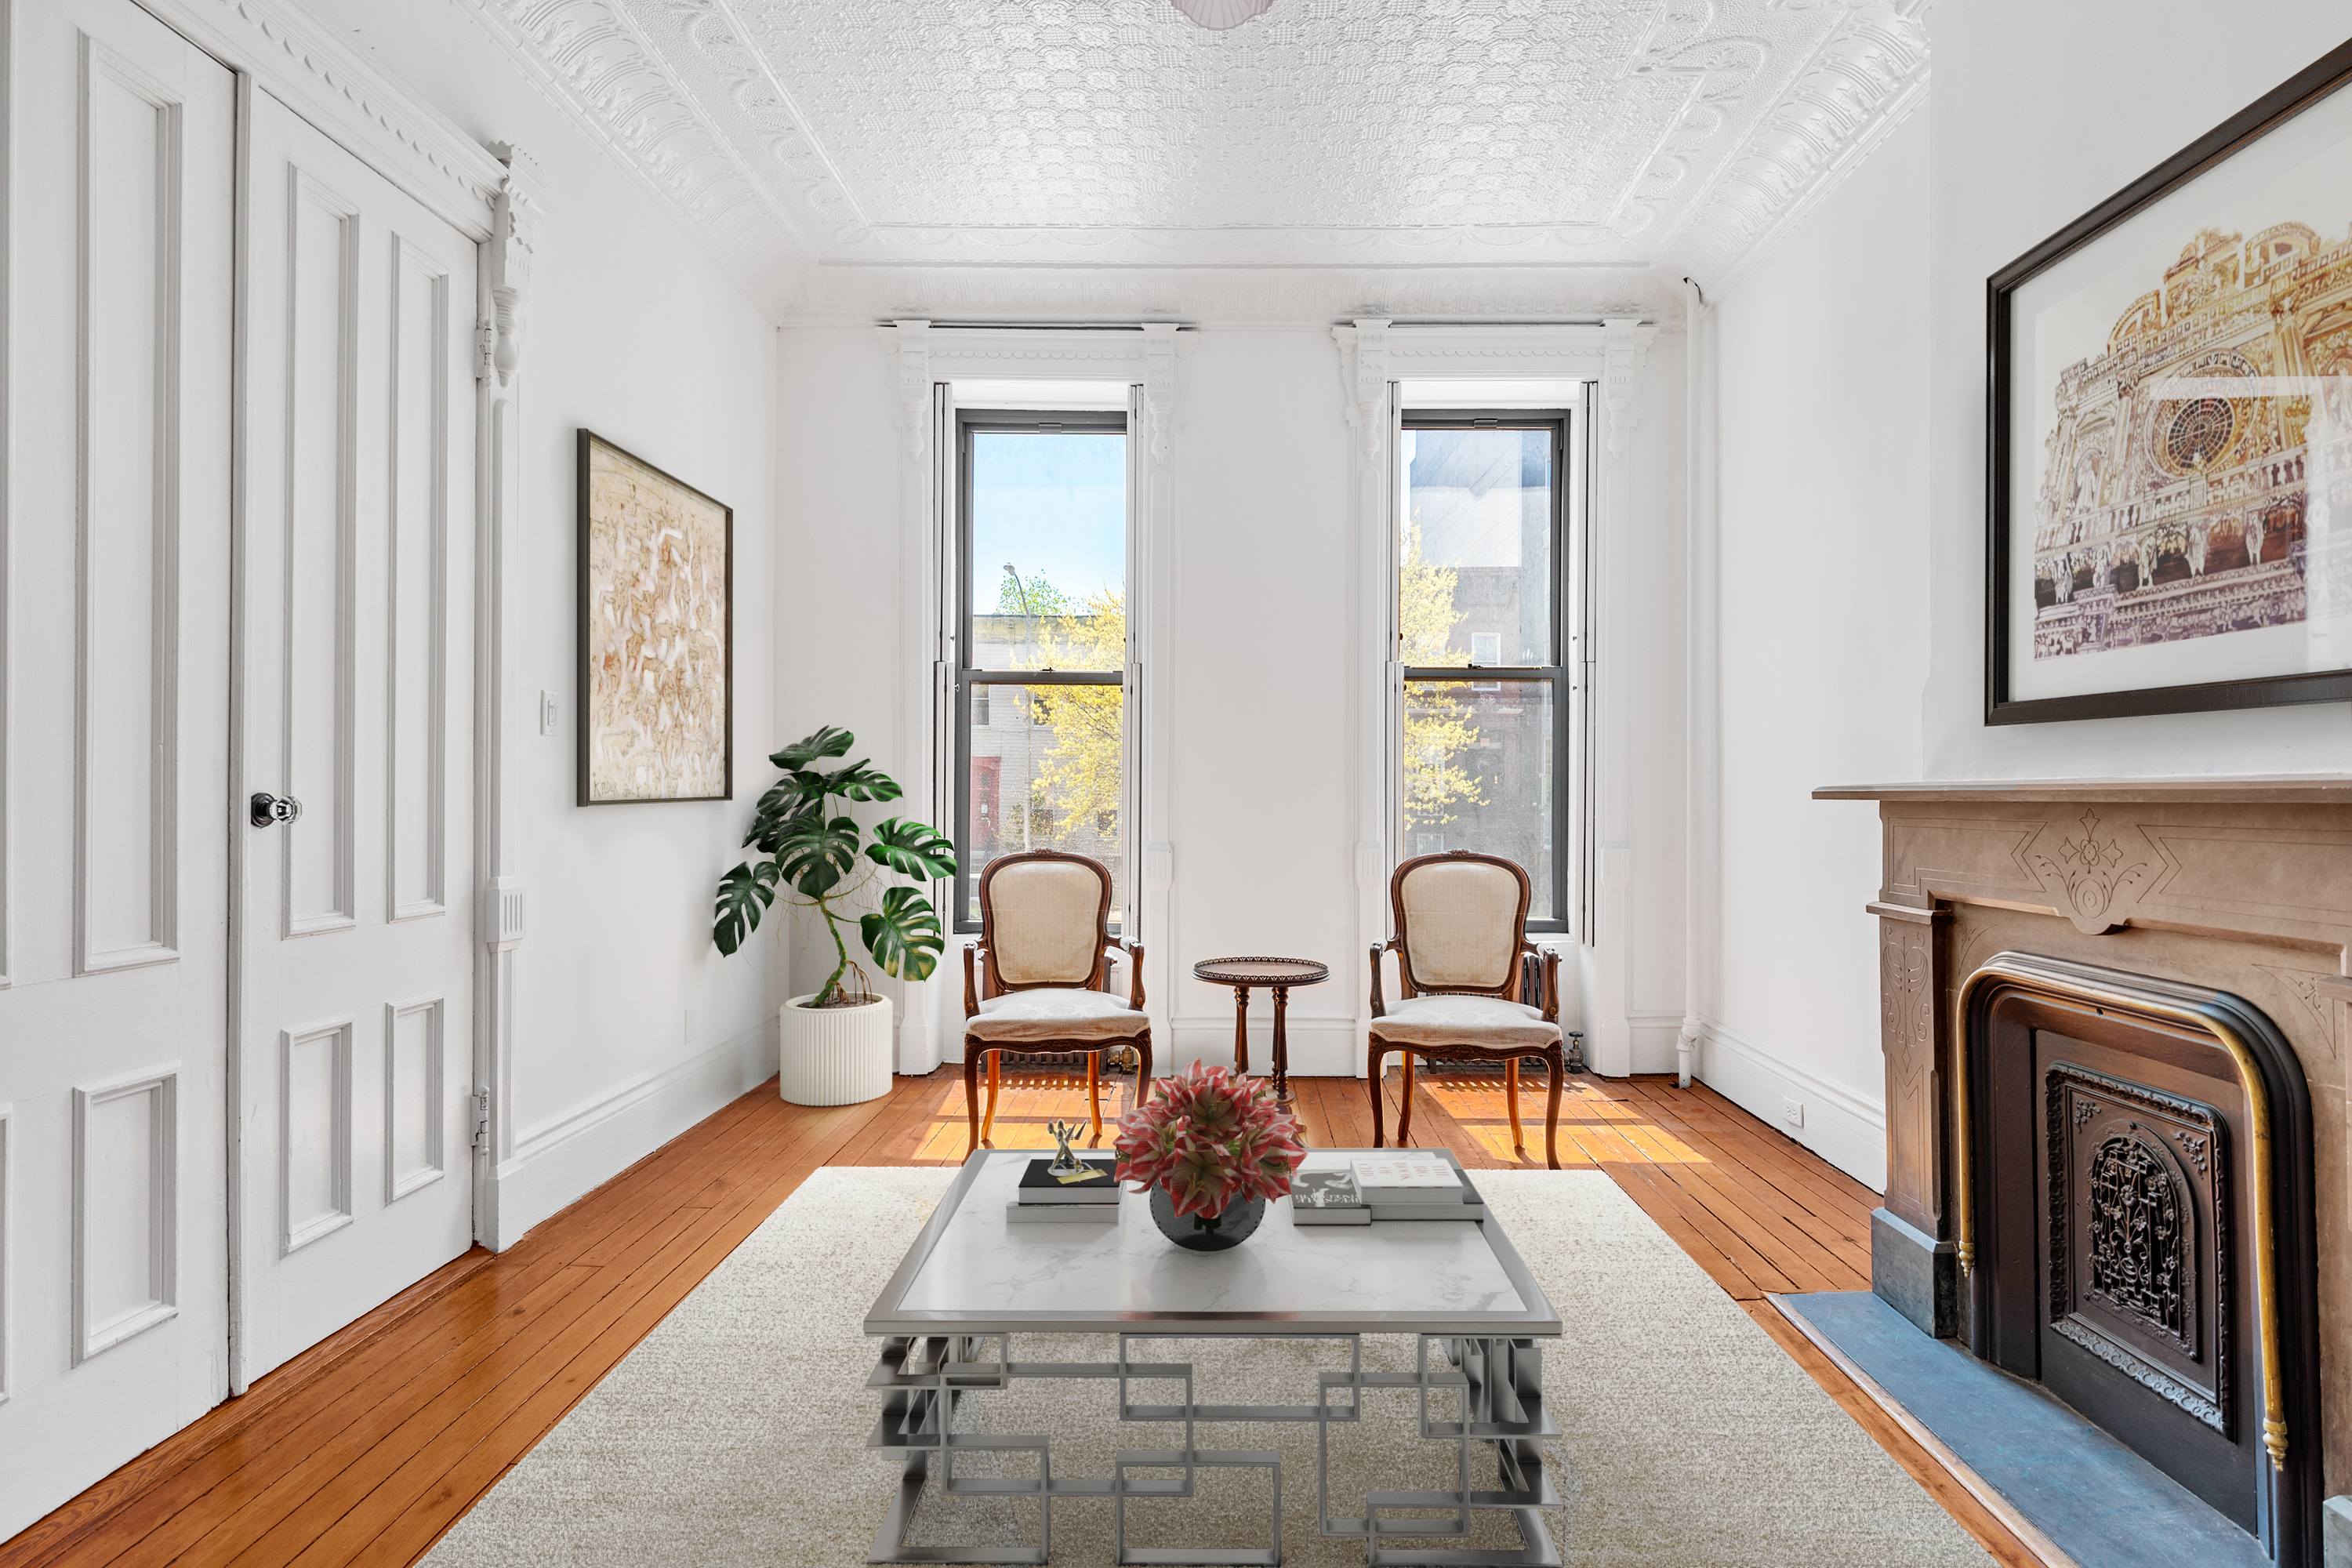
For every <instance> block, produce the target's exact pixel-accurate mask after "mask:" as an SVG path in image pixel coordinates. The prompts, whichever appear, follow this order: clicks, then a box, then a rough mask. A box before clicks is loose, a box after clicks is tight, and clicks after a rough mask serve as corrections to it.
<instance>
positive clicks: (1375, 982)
mask: <svg viewBox="0 0 2352 1568" xmlns="http://www.w3.org/2000/svg"><path fill="white" fill-rule="evenodd" d="M1465 862H1467V863H1471V864H1476V865H1486V866H1499V867H1501V868H1503V869H1504V870H1506V871H1508V872H1509V873H1510V874H1511V875H1512V876H1513V877H1515V878H1517V879H1518V884H1519V906H1518V910H1517V912H1516V914H1514V916H1513V917H1512V926H1511V943H1512V953H1513V958H1514V962H1513V963H1512V964H1511V966H1510V974H1509V977H1508V978H1507V979H1506V980H1504V981H1503V983H1502V984H1499V985H1423V984H1420V983H1419V982H1418V981H1417V980H1415V979H1414V977H1413V973H1412V944H1411V942H1410V940H1409V939H1410V934H1411V933H1410V932H1409V931H1407V929H1406V924H1407V922H1406V920H1405V912H1404V882H1405V879H1406V878H1407V877H1409V876H1411V875H1412V873H1413V872H1414V871H1415V870H1417V869H1419V868H1422V867H1423V866H1432V865H1441V864H1462V863H1465ZM1533 891H1534V889H1533V888H1532V886H1531V885H1530V884H1529V882H1528V874H1527V871H1526V870H1525V868H1522V867H1520V866H1519V865H1518V864H1517V863H1516V862H1514V861H1510V860H1506V859H1504V858H1502V857H1501V856H1499V855H1480V854H1476V853H1475V852H1473V851H1471V850H1468V849H1449V850H1446V851H1444V853H1443V854H1437V855H1417V856H1415V857H1414V858H1412V859H1410V860H1406V861H1404V862H1402V863H1401V864H1400V865H1399V866H1398V867H1397V868H1396V871H1395V873H1394V874H1393V875H1392V876H1391V877H1390V878H1389V909H1390V911H1391V915H1392V917H1393V919H1394V921H1395V924H1396V934H1395V935H1394V936H1392V937H1391V938H1389V939H1388V941H1386V942H1381V943H1379V944H1378V945H1376V946H1375V947H1373V949H1372V1018H1373V1025H1372V1032H1371V1034H1370V1037H1369V1043H1368V1044H1367V1046H1366V1047H1365V1050H1366V1059H1365V1063H1364V1067H1365V1087H1366V1089H1367V1090H1368V1092H1369V1093H1370V1096H1371V1101H1372V1147H1373V1148H1375V1149H1384V1148H1386V1147H1388V1142H1387V1137H1386V1131H1385V1128H1384V1127H1383V1125H1382V1114H1381V1109H1382V1108H1381V1072H1382V1071H1383V1070H1384V1067H1385V1058H1387V1056H1388V1053H1389V1052H1391V1051H1395V1052H1397V1053H1398V1054H1399V1055H1400V1056H1402V1057H1403V1058H1404V1098H1403V1100H1402V1107H1401V1109H1400V1110H1398V1112H1397V1147H1398V1148H1400V1149H1402V1148H1404V1147H1406V1146H1407V1143H1406V1141H1407V1140H1408V1139H1409V1138H1411V1137H1412V1062H1413V1058H1415V1057H1416V1056H1418V1057H1422V1058H1426V1059H1428V1060H1430V1061H1484V1062H1492V1061H1499V1062H1501V1063H1502V1064H1503V1101H1504V1104H1505V1105H1506V1106H1507V1108H1508V1109H1509V1112H1510V1119H1511V1147H1512V1148H1513V1149H1516V1150H1517V1151H1518V1152H1520V1153H1522V1154H1524V1153H1526V1152H1527V1139H1526V1135H1525V1134H1524V1133H1522V1132H1521V1131H1520V1130H1519V1063H1520V1062H1521V1061H1522V1060H1524V1059H1525V1058H1528V1057H1536V1058H1540V1059H1541V1060H1542V1061H1543V1062H1544V1064H1545V1068H1546V1071H1545V1082H1546V1085H1547V1087H1548V1088H1549V1097H1548V1100H1547V1103H1546V1105H1545V1109H1544V1159H1545V1161H1546V1163H1548V1164H1549V1165H1550V1167H1551V1168H1552V1169H1553V1170H1555V1171H1557V1170H1559V1090H1560V1084H1561V1081H1562V1079H1565V1078H1566V1077H1567V1076H1568V1069H1567V1060H1566V1058H1565V1056H1564V1054H1563V1053H1562V1051H1561V1048H1560V1042H1559V1040H1558V1039H1554V1040H1553V1041H1552V1043H1551V1044H1550V1045H1549V1046H1474V1045H1468V1044H1459V1045H1455V1044H1448V1045H1442V1046H1423V1045H1407V1044H1404V1043H1403V1042H1402V1041H1395V1040H1383V1039H1381V1037H1380V1034H1379V1028H1380V1025H1379V1020H1380V1019H1381V1018H1382V1017H1384V1016H1386V1015H1387V1012H1388V1009H1387V1006H1386V1005H1385V1004H1384V1003H1383V1001H1382V999H1381V954H1382V953H1384V952H1395V954H1396V955H1397V982H1398V984H1399V986H1400V987H1401V988H1402V990H1403V992H1404V995H1403V996H1402V998H1400V1000H1404V1001H1410V1000H1412V998H1413V997H1415V996H1493V997H1497V998H1499V999H1501V1000H1503V1001H1506V1002H1515V1001H1517V1000H1518V998H1517V995H1516V994H1515V993H1517V990H1518V988H1519V984H1520V973H1521V971H1522V969H1523V967H1524V963H1525V960H1526V957H1527V955H1528V954H1534V955H1536V956H1537V957H1538V960H1539V961H1540V962H1541V963H1542V965H1543V1019H1544V1022H1545V1023H1547V1024H1550V1025H1553V1026H1558V1024H1559V953H1558V952H1552V951H1550V950H1549V949H1544V948H1538V947H1537V946H1536V945H1535V944H1534V943H1533V942H1529V941H1528V903H1529V901H1530V900H1531V898H1532V896H1533Z"/></svg>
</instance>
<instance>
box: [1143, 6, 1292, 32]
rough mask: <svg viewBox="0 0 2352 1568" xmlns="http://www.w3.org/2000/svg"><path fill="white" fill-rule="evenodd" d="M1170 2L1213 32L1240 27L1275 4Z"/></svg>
mask: <svg viewBox="0 0 2352 1568" xmlns="http://www.w3.org/2000/svg"><path fill="white" fill-rule="evenodd" d="M1168 3H1169V4H1170V5H1173V6H1175V7H1176V9H1178V10H1179V11H1181V12H1183V13H1184V15H1186V16H1190V17H1192V20H1194V21H1195V22H1198V23H1200V24H1201V26H1203V27H1206V28H1208V29H1209V30H1210V31H1212V32H1216V33H1222V32H1223V31H1224V30H1225V29H1226V28H1228V27H1238V26H1241V25H1242V24H1243V23H1244V22H1246V21H1248V20H1249V19H1250V18H1251V17H1252V16H1257V15H1258V14H1259V13H1260V12H1262V11H1264V10H1265V9H1266V7H1268V6H1270V5H1273V4H1274V0H1168Z"/></svg>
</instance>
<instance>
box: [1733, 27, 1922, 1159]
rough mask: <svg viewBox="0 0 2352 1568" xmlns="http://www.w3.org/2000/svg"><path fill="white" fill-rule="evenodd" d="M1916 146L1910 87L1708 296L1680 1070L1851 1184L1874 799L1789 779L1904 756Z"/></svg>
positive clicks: (1913, 677)
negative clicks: (1708, 857) (1703, 586)
mask: <svg viewBox="0 0 2352 1568" xmlns="http://www.w3.org/2000/svg"><path fill="white" fill-rule="evenodd" d="M1942 70H1943V66H1942V62H1941V61H1940V60H1938V62H1937V84H1938V85H1937V91H1938V92H1940V91H1941V90H1942V86H1941V83H1942V74H1941V73H1942ZM1940 133H1941V132H1940V129H1939V131H1938V134H1939V135H1940ZM1928 148H1929V136H1928V130H1927V115H1926V114H1925V113H1924V112H1916V113H1915V114H1914V115H1913V116H1912V118H1911V120H1910V121H1907V122H1906V124H1905V125H1904V126H1903V127H1902V128H1901V129H1899V130H1897V131H1896V132H1894V134H1893V135H1892V136H1891V137H1890V138H1889V139H1888V141H1887V142H1885V144H1883V145H1882V146H1881V147H1880V148H1879V149H1878V150H1877V151H1876V152H1875V153H1873V154H1872V156H1871V157H1870V159H1869V161H1868V162H1866V163H1864V164H1863V165H1862V167H1861V168H1860V169H1859V170H1858V171H1856V172H1855V173H1854V174H1853V175H1852V176H1851V177H1850V178H1849V179H1848V180H1847V182H1846V183H1845V184H1843V185H1842V186H1840V187H1839V188H1838V189H1837V190H1836V191H1834V192H1833V193H1832V194H1831V195H1830V196H1829V197H1828V198H1827V199H1826V200H1825V201H1823V202H1822V205H1820V206H1819V207H1817V208H1816V209H1815V210H1814V212H1813V213H1812V214H1811V216H1808V217H1807V218H1806V219H1805V221H1804V222H1803V223H1802V224H1801V225H1800V226H1798V227H1797V228H1796V229H1795V230H1793V231H1792V232H1791V233H1790V235H1789V236H1788V237H1786V238H1784V239H1783V240H1782V241H1781V242H1780V244H1779V245H1778V246H1777V247H1775V248H1774V249H1773V250H1772V251H1771V252H1769V254H1768V255H1767V256H1766V257H1765V258H1763V259H1762V260H1761V261H1760V262H1759V263H1758V264H1757V265H1756V266H1755V268H1753V269H1752V270H1751V271H1750V272H1749V273H1748V275H1747V276H1746V277H1745V278H1743V279H1741V280H1740V281H1739V283H1738V286H1737V287H1736V288H1735V289H1732V291H1731V292H1730V293H1729V294H1727V296H1726V297H1725V298H1724V299H1722V300H1720V301H1718V302H1717V310H1716V312H1715V323H1716V329H1717V365H1718V371H1719V380H1718V384H1717V396H1718V400H1719V404H1718V408H1717V428H1718V430H1719V437H1718V448H1717V449H1718V459H1717V460H1718V464H1719V469H1718V472H1719V479H1720V500H1719V508H1720V518H1721V545H1720V550H1721V554H1720V563H1721V588H1720V592H1721V601H1722V612H1721V616H1720V619H1721V633H1720V649H1721V655H1720V658H1721V667H1720V668H1721V672H1720V677H1719V679H1720V681H1721V715H1722V717H1721V734H1722V758H1723V762H1722V768H1723V777H1722V822H1721V835H1722V858H1721V868H1720V878H1721V881H1720V884H1719V894H1718V904H1717V908H1718V910H1719V914H1720V921H1721V926H1720V931H1719V932H1718V933H1717V941H1718V942H1719V943H1720V953H1721V956H1720V960H1719V962H1718V964H1717V979H1716V985H1715V994H1714V997H1713V1006H1712V1009H1711V1012H1712V1016H1711V1018H1710V1019H1709V1020H1708V1029H1707V1036H1706V1044H1705V1047H1704V1055H1703V1058H1702V1064H1701V1070H1700V1076H1701V1077H1702V1078H1703V1079H1705V1080H1706V1082H1707V1083H1708V1084H1710V1085H1712V1086H1713V1087H1714V1088H1716V1089H1719V1090H1721V1091H1722V1092H1723V1093H1724V1094H1726V1095H1727V1096H1728V1097H1729V1098H1731V1099H1732V1100H1737V1101H1738V1102H1739V1103H1740V1104H1741V1105H1744V1106H1746V1107H1747V1108H1748V1110H1751V1111H1753V1112H1755V1113H1756V1114H1757V1115H1759V1116H1760V1117H1762V1118H1764V1119H1765V1121H1768V1122H1770V1123H1771V1124H1773V1125H1774V1126H1776V1127H1779V1128H1780V1129H1781V1130H1782V1131H1786V1132H1788V1133H1789V1134H1790V1136H1791V1137H1793V1138H1795V1139H1797V1140H1798V1141H1799V1142H1802V1143H1805V1144H1807V1145H1808V1146H1810V1147H1811V1148H1813V1149H1815V1150H1817V1151H1819V1152H1821V1153H1822V1154H1823V1155H1824V1156H1825V1157H1827V1158H1828V1159H1830V1160H1832V1162H1834V1163H1836V1164H1838V1165H1839V1166H1841V1167H1842V1168H1843V1169H1844V1170H1846V1171H1848V1172H1850V1173H1853V1175H1855V1176H1857V1177H1859V1178H1860V1179H1861V1180H1863V1181H1865V1182H1867V1183H1869V1184H1871V1185H1873V1186H1883V1185H1884V1184H1885V1073H1884V1069H1883V1067H1882V1062H1881V1058H1880V1055H1879V1043H1878V966H1877V955H1876V933H1875V930H1874V927H1875V923H1876V922H1875V921H1873V920H1872V919H1871V917H1869V916H1868V915H1866V914H1864V912H1863V906H1864V903H1865V902H1866V901H1867V900H1869V899H1870V897H1871V896H1872V893H1873V891H1874V889H1876V887H1877V885H1878V876H1879V872H1878V824H1877V818H1876V815H1875V814H1874V812H1873V811H1872V809H1871V808H1870V807H1869V806H1867V805H1847V804H1832V803H1829V802H1821V801H1814V800H1812V799H1811V798H1809V792H1810V791H1811V790H1812V789H1814V788H1815V787H1817V786H1819V785H1821V784H1831V783H1838V782H1851V781H1855V780H1874V781H1875V780H1892V779H1910V778H1916V777H1917V776H1918V771H1919V766H1920V745H1921V741H1920V734H1921V718H1920V689H1921V687H1922V685H1923V684H1924V682H1925V681H1926V679H1927V639H1926V637H1925V636H1924V635H1923V627H1922V625H1921V621H1920V606H1921V605H1922V603H1923V602H1924V601H1925V598H1926V594H1927V248H1928V247H1927V170H1928ZM1783 1100H1797V1101H1799V1102H1801V1104H1802V1105H1803V1107H1804V1110H1803V1116H1804V1125H1803V1126H1801V1127H1796V1126H1791V1125H1790V1124H1789V1123H1788V1122H1787V1121H1785V1120H1784V1118H1783V1103H1782V1102H1783Z"/></svg>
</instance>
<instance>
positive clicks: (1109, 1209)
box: [1004, 1188, 1119, 1225]
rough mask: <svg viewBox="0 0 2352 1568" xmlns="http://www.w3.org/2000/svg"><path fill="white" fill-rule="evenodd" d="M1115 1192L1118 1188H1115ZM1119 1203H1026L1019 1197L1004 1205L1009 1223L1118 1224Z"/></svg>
mask: <svg viewBox="0 0 2352 1568" xmlns="http://www.w3.org/2000/svg"><path fill="white" fill-rule="evenodd" d="M1112 1190H1113V1191H1114V1192H1116V1191H1117V1190H1118V1189H1117V1188H1113V1189H1112ZM1118 1214H1119V1210H1118V1205H1117V1204H1024V1203H1022V1202H1020V1201H1018V1200H1017V1199H1016V1200H1015V1201H1013V1202H1012V1203H1009V1204H1006V1205H1004V1217H1005V1220H1006V1221H1007V1223H1017V1224H1021V1225H1027V1224H1030V1223H1032V1222H1042V1223H1045V1224H1048V1225H1057V1224H1060V1223H1062V1222H1063V1221H1065V1220H1081V1221H1084V1222H1086V1223H1087V1224H1090V1225H1117V1224H1118Z"/></svg>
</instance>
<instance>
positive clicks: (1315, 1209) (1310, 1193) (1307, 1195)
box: [1290, 1154, 1372, 1225]
mask: <svg viewBox="0 0 2352 1568" xmlns="http://www.w3.org/2000/svg"><path fill="white" fill-rule="evenodd" d="M1290 1223H1291V1224H1293V1225H1370V1224H1371V1223H1372V1211H1371V1206H1370V1205H1368V1204H1366V1203H1365V1202H1364V1199H1363V1194H1360V1193H1359V1192H1357V1191H1356V1173H1355V1171H1354V1170H1353V1168H1352V1167H1351V1166H1350V1165H1349V1160H1348V1157H1347V1156H1346V1155H1344V1154H1309V1155H1307V1158H1306V1159H1304V1160H1301V1161H1300V1162H1299V1163H1298V1164H1297V1167H1296V1168H1294V1169H1293V1170H1292V1171H1291V1173H1290Z"/></svg>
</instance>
